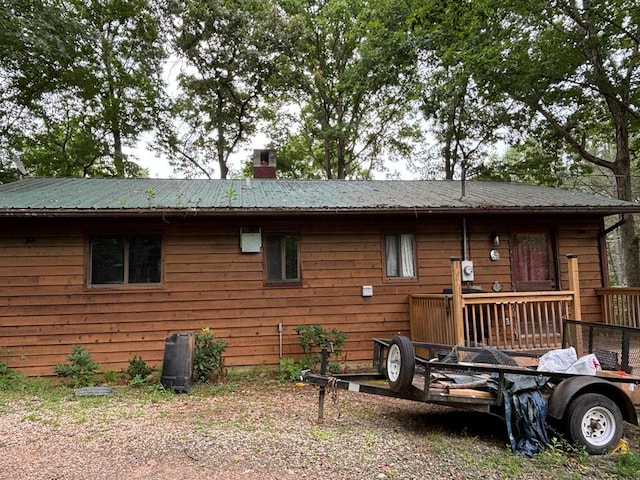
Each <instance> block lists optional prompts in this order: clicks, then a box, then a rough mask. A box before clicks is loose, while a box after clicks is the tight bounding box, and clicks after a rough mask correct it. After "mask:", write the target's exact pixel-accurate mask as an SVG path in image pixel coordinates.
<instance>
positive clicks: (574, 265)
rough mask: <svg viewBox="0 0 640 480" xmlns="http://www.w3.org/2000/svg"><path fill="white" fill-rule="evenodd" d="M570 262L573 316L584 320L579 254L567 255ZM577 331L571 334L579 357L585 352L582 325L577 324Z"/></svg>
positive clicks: (575, 318)
mask: <svg viewBox="0 0 640 480" xmlns="http://www.w3.org/2000/svg"><path fill="white" fill-rule="evenodd" d="M567 260H568V262H569V290H571V291H572V292H573V301H572V302H571V310H570V312H571V318H572V319H573V320H582V307H581V306H580V274H579V271H578V255H576V254H575V253H570V254H568V255H567ZM574 328H575V332H573V335H571V336H570V337H569V338H570V341H571V344H572V345H573V346H574V347H575V349H576V353H577V354H578V357H581V356H582V354H583V351H584V349H583V346H582V343H583V342H582V327H580V326H579V325H575V326H574Z"/></svg>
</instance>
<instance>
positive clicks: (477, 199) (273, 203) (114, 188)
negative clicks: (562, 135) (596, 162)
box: [0, 178, 640, 216]
mask: <svg viewBox="0 0 640 480" xmlns="http://www.w3.org/2000/svg"><path fill="white" fill-rule="evenodd" d="M363 211H367V212H376V213H385V212H386V213H398V212H409V211H415V212H416V213H417V212H421V213H425V212H427V213H454V212H458V213H481V212H487V211H492V212H494V213H508V212H512V213H530V212H549V213H551V212H557V213H561V212H564V213H569V212H572V213H574V212H591V213H598V214H603V215H608V214H614V213H629V212H640V205H639V204H636V203H631V202H624V201H621V200H616V199H613V198H609V197H603V196H598V195H590V194H586V193H582V192H576V191H569V190H561V189H555V188H547V187H539V186H535V185H527V184H517V183H506V182H505V183H503V182H490V181H468V182H466V183H465V196H464V197H463V196H462V185H461V182H459V181H438V180H434V181H422V180H415V181H414V180H411V181H403V180H392V181H387V180H384V181H377V180H371V181H345V180H274V179H254V178H252V179H241V180H185V179H115V178H97V179H87V178H28V179H24V180H20V181H17V182H13V183H7V184H4V185H0V215H2V216H33V215H42V216H51V215H90V214H94V215H95V214H120V215H128V214H132V213H134V212H135V213H136V214H158V213H160V212H163V213H166V212H176V213H178V212H184V213H188V212H194V213H195V212H197V213H199V214H201V213H209V214H225V213H236V214H237V213H309V212H320V213H322V212H343V213H349V212H354V213H355V212H363Z"/></svg>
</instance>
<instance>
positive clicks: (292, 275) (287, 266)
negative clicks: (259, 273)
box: [265, 235, 300, 283]
mask: <svg viewBox="0 0 640 480" xmlns="http://www.w3.org/2000/svg"><path fill="white" fill-rule="evenodd" d="M265 257H266V269H267V282H270V283H285V282H298V281H300V264H299V262H298V237H297V236H295V235H269V236H267V237H265Z"/></svg>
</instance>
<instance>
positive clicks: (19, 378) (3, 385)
mask: <svg viewBox="0 0 640 480" xmlns="http://www.w3.org/2000/svg"><path fill="white" fill-rule="evenodd" d="M24 379H25V377H24V375H22V374H21V373H20V372H17V371H15V370H11V369H10V368H9V367H8V366H7V365H6V364H5V363H3V362H0V390H14V389H16V388H18V387H20V386H21V385H22V383H23V382H24Z"/></svg>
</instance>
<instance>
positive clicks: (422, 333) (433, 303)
mask: <svg viewBox="0 0 640 480" xmlns="http://www.w3.org/2000/svg"><path fill="white" fill-rule="evenodd" d="M572 301H573V292H570V291H561V292H534V293H487V294H482V293H470V294H462V302H463V319H464V322H463V331H464V333H463V335H464V345H466V346H478V345H486V346H491V347H495V348H498V349H506V350H542V349H551V348H560V347H561V346H562V320H563V319H564V318H569V317H570V315H571V314H570V312H571V308H570V306H571V302H572ZM451 306H452V298H451V295H411V297H410V311H411V313H410V315H411V321H410V324H411V338H412V340H414V341H417V342H428V343H441V344H447V345H455V344H457V343H458V342H457V337H456V332H455V328H454V321H453V312H452V308H451Z"/></svg>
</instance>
